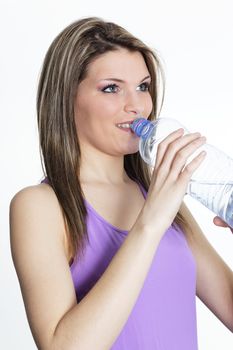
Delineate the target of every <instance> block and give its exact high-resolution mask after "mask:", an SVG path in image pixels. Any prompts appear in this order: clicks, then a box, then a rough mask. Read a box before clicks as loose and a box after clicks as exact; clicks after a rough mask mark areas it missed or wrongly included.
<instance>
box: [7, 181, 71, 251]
mask: <svg viewBox="0 0 233 350" xmlns="http://www.w3.org/2000/svg"><path fill="white" fill-rule="evenodd" d="M48 232H50V234H49V235H48V234H47V233H48ZM10 236H11V243H12V248H13V253H14V251H15V249H18V248H19V243H21V241H22V240H23V241H24V242H25V240H27V241H28V240H30V239H31V243H32V244H33V243H34V242H35V243H36V242H37V240H40V242H41V241H42V239H43V238H44V239H45V240H46V242H48V243H49V241H50V240H51V241H53V242H54V241H56V242H57V243H58V242H60V243H63V246H64V236H65V225H64V219H63V215H62V210H61V208H60V204H59V202H58V199H57V197H56V195H55V193H54V191H53V189H52V188H51V187H50V186H49V185H46V184H39V185H35V186H30V187H26V188H24V189H22V190H20V191H19V192H18V193H16V194H15V196H14V197H13V198H12V200H11V203H10ZM18 241H19V242H18ZM14 243H15V244H14Z"/></svg>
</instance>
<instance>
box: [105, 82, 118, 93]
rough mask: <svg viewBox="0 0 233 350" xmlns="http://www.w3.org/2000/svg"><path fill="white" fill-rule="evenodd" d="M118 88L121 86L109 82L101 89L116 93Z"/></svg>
mask: <svg viewBox="0 0 233 350" xmlns="http://www.w3.org/2000/svg"><path fill="white" fill-rule="evenodd" d="M118 90H119V87H118V86H117V85H116V84H109V85H107V86H105V87H104V88H103V89H101V91H103V92H105V93H116V92H118Z"/></svg>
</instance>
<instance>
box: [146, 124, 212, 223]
mask: <svg viewBox="0 0 233 350" xmlns="http://www.w3.org/2000/svg"><path fill="white" fill-rule="evenodd" d="M183 133H184V130H183V129H179V130H177V131H174V132H173V133H171V134H170V135H168V136H167V137H166V138H165V139H164V140H163V141H162V142H161V143H160V144H159V145H158V151H157V157H156V163H155V168H154V171H153V174H152V179H151V184H150V187H149V191H148V194H147V199H146V202H145V205H144V210H143V211H144V213H143V216H144V215H145V216H144V220H145V222H146V223H147V225H148V223H149V226H150V227H154V225H155V224H157V225H158V222H160V223H161V224H162V227H163V228H164V229H167V228H168V227H169V226H170V225H171V223H172V222H173V220H174V218H175V216H176V214H177V212H178V210H179V208H180V205H181V203H182V200H183V197H184V195H185V193H186V190H187V186H188V182H189V180H190V178H191V176H192V174H193V173H194V171H195V170H196V169H197V168H198V167H199V165H200V164H201V162H202V161H203V160H204V157H205V152H201V153H200V154H198V155H197V156H196V157H195V158H194V159H193V160H192V161H191V162H189V163H188V164H187V165H186V163H187V160H188V158H189V157H190V156H191V155H192V154H193V153H194V152H195V151H196V150H197V149H198V148H199V147H200V146H202V145H203V144H204V143H205V141H206V139H205V138H204V137H201V135H200V133H192V134H187V135H184V136H183Z"/></svg>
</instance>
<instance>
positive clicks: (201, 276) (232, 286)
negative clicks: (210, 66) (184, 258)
mask: <svg viewBox="0 0 233 350" xmlns="http://www.w3.org/2000/svg"><path fill="white" fill-rule="evenodd" d="M181 213H183V215H184V216H185V218H186V220H187V222H188V223H189V224H190V227H191V230H189V229H188V228H187V229H186V230H188V231H189V232H187V238H188V242H189V245H190V248H191V250H192V252H193V254H194V257H195V260H196V263H197V296H198V297H199V298H200V299H201V300H202V301H203V303H204V304H205V305H206V306H207V307H208V308H209V309H210V310H211V311H212V312H213V313H214V314H215V315H216V316H217V317H218V318H219V319H220V321H222V323H223V324H225V326H226V327H227V328H229V330H231V331H232V332H233V272H232V270H231V269H230V268H229V266H228V265H227V264H226V263H225V262H224V261H223V260H222V258H221V257H220V256H219V255H218V254H217V252H216V251H215V249H214V248H213V247H212V246H211V244H210V243H209V242H208V240H207V239H206V237H205V236H204V234H203V233H202V231H201V229H200V227H199V225H198V224H197V222H196V221H195V219H194V218H193V216H192V214H191V213H190V211H189V209H188V208H187V206H186V205H185V204H184V203H183V204H182V206H181Z"/></svg>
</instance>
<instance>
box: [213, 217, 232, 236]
mask: <svg viewBox="0 0 233 350" xmlns="http://www.w3.org/2000/svg"><path fill="white" fill-rule="evenodd" d="M213 223H214V224H215V225H216V226H220V227H228V228H229V229H230V230H231V232H232V233H233V228H232V227H230V226H229V225H228V224H227V223H226V222H225V221H223V220H222V219H221V218H220V217H219V216H215V217H214V219H213Z"/></svg>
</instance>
